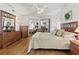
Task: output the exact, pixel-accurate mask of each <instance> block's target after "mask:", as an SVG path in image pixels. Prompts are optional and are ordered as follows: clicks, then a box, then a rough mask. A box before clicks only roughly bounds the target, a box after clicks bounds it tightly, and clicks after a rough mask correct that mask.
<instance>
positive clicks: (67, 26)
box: [61, 21, 78, 32]
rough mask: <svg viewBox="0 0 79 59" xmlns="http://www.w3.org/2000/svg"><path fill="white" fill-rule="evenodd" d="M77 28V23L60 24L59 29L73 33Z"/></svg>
mask: <svg viewBox="0 0 79 59" xmlns="http://www.w3.org/2000/svg"><path fill="white" fill-rule="evenodd" d="M77 27H78V21H75V22H68V23H62V24H61V29H64V30H65V31H68V32H74V31H75V29H76V28H77Z"/></svg>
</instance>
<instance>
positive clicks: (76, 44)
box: [70, 40, 79, 55]
mask: <svg viewBox="0 0 79 59" xmlns="http://www.w3.org/2000/svg"><path fill="white" fill-rule="evenodd" d="M70 54H72V55H79V40H71V41H70Z"/></svg>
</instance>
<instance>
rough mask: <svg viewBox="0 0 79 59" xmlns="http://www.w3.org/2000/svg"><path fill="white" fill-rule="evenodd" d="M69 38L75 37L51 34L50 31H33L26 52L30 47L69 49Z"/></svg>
mask: <svg viewBox="0 0 79 59" xmlns="http://www.w3.org/2000/svg"><path fill="white" fill-rule="evenodd" d="M70 39H75V37H71V38H70V37H69V38H63V37H57V36H55V35H52V34H51V33H47V32H45V33H42V32H37V33H35V34H34V35H33V36H32V38H31V40H30V43H29V47H28V52H27V53H29V52H30V50H31V49H38V48H43V49H69V44H70Z"/></svg>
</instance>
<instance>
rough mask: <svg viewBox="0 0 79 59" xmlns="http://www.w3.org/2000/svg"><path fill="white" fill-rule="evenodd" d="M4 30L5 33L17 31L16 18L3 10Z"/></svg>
mask: <svg viewBox="0 0 79 59" xmlns="http://www.w3.org/2000/svg"><path fill="white" fill-rule="evenodd" d="M0 17H1V20H2V30H3V31H4V32H11V31H15V19H16V16H15V15H13V14H10V13H8V12H6V11H2V10H1V16H0Z"/></svg>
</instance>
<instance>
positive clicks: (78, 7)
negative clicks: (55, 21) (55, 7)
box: [59, 3, 79, 22]
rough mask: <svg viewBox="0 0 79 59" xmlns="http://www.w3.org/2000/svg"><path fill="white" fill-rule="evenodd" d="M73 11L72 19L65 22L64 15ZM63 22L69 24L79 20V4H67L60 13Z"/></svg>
mask: <svg viewBox="0 0 79 59" xmlns="http://www.w3.org/2000/svg"><path fill="white" fill-rule="evenodd" d="M70 10H72V19H71V20H68V21H65V18H64V15H65V14H66V13H67V12H69V11H70ZM59 16H60V19H61V22H69V21H76V20H79V3H70V4H66V5H65V6H64V8H63V9H61V11H60V13H59Z"/></svg>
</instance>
